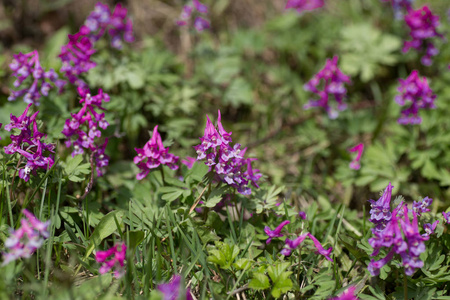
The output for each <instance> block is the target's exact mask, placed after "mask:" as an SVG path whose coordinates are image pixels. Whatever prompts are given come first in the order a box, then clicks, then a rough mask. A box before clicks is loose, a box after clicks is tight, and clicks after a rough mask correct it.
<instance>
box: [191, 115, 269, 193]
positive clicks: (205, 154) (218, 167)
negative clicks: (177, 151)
mask: <svg viewBox="0 0 450 300" xmlns="http://www.w3.org/2000/svg"><path fill="white" fill-rule="evenodd" d="M200 141H201V144H200V145H197V146H194V149H195V150H196V152H197V160H203V159H206V161H205V164H206V165H207V166H209V167H210V168H211V170H214V171H215V173H216V174H217V177H218V179H219V180H221V181H222V182H225V183H227V184H228V185H230V186H232V187H234V188H236V189H237V191H238V192H239V193H241V194H243V195H250V194H251V189H250V187H249V184H252V185H253V186H254V187H256V188H258V187H259V186H258V184H257V183H256V182H257V181H258V180H259V179H260V178H261V176H262V174H260V173H259V170H257V169H253V168H252V165H251V163H252V161H254V160H256V159H255V158H244V155H245V152H246V150H247V149H246V148H244V149H242V150H241V145H240V144H236V145H234V146H233V147H231V145H230V143H231V141H232V140H231V132H226V131H225V129H224V128H223V126H222V122H221V115H220V110H219V111H218V118H217V129H216V127H215V126H214V125H213V123H212V122H211V120H210V119H209V117H208V116H206V128H205V131H204V134H203V137H201V138H200Z"/></svg>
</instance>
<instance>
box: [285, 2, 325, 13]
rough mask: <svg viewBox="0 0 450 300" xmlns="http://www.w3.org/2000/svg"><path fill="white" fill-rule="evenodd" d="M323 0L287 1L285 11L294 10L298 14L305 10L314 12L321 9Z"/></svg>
mask: <svg viewBox="0 0 450 300" xmlns="http://www.w3.org/2000/svg"><path fill="white" fill-rule="evenodd" d="M323 4H324V2H323V0H288V2H287V3H286V7H285V9H289V8H292V9H295V10H297V12H298V13H302V12H303V11H305V10H314V9H317V8H320V7H322V6H323Z"/></svg>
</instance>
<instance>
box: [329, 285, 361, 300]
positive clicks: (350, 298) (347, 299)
mask: <svg viewBox="0 0 450 300" xmlns="http://www.w3.org/2000/svg"><path fill="white" fill-rule="evenodd" d="M355 290H356V287H355V286H351V287H349V288H348V289H347V290H346V291H345V292H343V293H342V294H341V295H340V296H338V297H334V298H330V299H329V300H358V297H356V296H355Z"/></svg>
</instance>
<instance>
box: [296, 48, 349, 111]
mask: <svg viewBox="0 0 450 300" xmlns="http://www.w3.org/2000/svg"><path fill="white" fill-rule="evenodd" d="M338 59H339V57H338V56H334V57H333V59H331V60H330V59H327V62H326V64H325V67H324V68H323V69H322V70H320V71H319V72H318V73H317V74H316V75H314V77H313V78H312V79H311V80H310V81H309V82H308V83H306V84H305V86H304V89H305V90H306V91H310V92H312V93H314V94H317V96H319V100H310V101H309V103H308V104H306V105H305V106H304V108H305V109H308V108H311V107H323V108H324V109H325V110H326V112H327V113H328V116H329V117H330V118H331V119H335V118H337V117H338V115H339V113H338V111H342V110H344V109H346V108H347V104H345V103H344V98H345V97H346V94H347V90H346V89H345V87H344V83H347V84H350V83H351V80H350V77H349V76H347V75H345V74H344V73H342V71H341V70H339V68H338V66H337V63H338ZM321 80H323V81H324V85H323V88H322V89H321V90H319V88H318V86H319V85H320V82H321ZM330 96H334V99H335V100H336V102H337V105H336V108H334V107H331V106H330V103H329V100H330V99H329V98H330ZM336 109H337V110H336Z"/></svg>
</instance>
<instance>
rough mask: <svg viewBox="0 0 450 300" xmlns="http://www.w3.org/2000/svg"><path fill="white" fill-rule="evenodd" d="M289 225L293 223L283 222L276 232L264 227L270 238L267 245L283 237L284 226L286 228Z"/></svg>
mask: <svg viewBox="0 0 450 300" xmlns="http://www.w3.org/2000/svg"><path fill="white" fill-rule="evenodd" d="M289 223H291V222H289V221H288V220H286V221H283V222H281V224H280V225H278V226H277V228H275V229H274V230H271V229H270V227H269V226H266V227H264V232H265V233H266V234H267V235H268V236H269V238H268V239H267V241H266V244H270V241H271V240H272V239H273V238H277V237H282V236H283V235H282V234H281V230H282V229H283V227H284V226H286V225H287V224H289Z"/></svg>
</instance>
